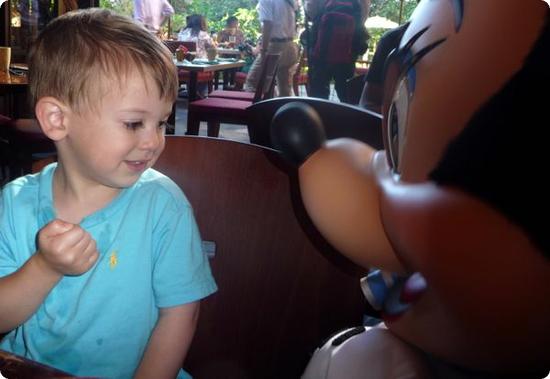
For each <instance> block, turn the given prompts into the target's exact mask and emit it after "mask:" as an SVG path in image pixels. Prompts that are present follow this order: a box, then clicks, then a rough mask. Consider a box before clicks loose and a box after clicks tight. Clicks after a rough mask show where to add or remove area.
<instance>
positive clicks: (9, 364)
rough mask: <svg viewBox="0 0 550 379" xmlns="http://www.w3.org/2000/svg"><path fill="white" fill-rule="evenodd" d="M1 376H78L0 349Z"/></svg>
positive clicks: (68, 377) (47, 378)
mask: <svg viewBox="0 0 550 379" xmlns="http://www.w3.org/2000/svg"><path fill="white" fill-rule="evenodd" d="M0 378H8V379H10V378H40V379H53V378H64V379H70V378H78V377H77V376H73V375H71V374H68V373H66V372H63V371H61V370H58V369H56V368H53V367H50V366H46V365H43V364H41V363H38V362H35V361H32V360H30V359H27V358H24V357H21V356H19V355H15V354H12V353H9V352H7V351H4V350H0Z"/></svg>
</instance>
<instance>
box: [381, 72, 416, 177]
mask: <svg viewBox="0 0 550 379" xmlns="http://www.w3.org/2000/svg"><path fill="white" fill-rule="evenodd" d="M411 94H412V91H411V88H410V86H409V79H408V76H404V77H402V78H401V80H400V81H399V84H398V85H397V88H396V90H395V92H394V94H393V98H392V102H391V105H390V108H389V111H388V118H387V120H388V121H387V125H386V132H387V141H388V152H389V157H390V161H391V165H392V167H393V171H394V173H395V174H397V175H399V174H400V173H401V167H400V162H401V156H402V153H403V147H404V146H405V143H406V137H407V118H408V115H409V103H410V100H411Z"/></svg>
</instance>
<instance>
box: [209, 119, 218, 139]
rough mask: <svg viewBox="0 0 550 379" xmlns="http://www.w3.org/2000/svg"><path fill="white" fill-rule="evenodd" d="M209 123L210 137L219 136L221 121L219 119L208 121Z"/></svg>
mask: <svg viewBox="0 0 550 379" xmlns="http://www.w3.org/2000/svg"><path fill="white" fill-rule="evenodd" d="M207 125H208V129H207V134H208V137H218V136H219V134H220V123H219V122H218V121H208V122H207Z"/></svg>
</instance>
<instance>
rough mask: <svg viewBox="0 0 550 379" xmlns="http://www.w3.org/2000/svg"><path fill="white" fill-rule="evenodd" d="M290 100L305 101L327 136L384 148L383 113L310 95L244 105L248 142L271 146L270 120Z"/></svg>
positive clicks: (278, 98)
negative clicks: (350, 139)
mask: <svg viewBox="0 0 550 379" xmlns="http://www.w3.org/2000/svg"><path fill="white" fill-rule="evenodd" d="M292 101H300V102H303V103H306V104H308V105H310V106H312V107H313V108H314V109H315V110H316V111H317V112H318V113H319V116H320V117H321V120H323V124H324V126H325V133H326V136H327V139H335V138H341V137H349V138H354V139H357V140H360V141H363V142H365V143H368V144H369V145H371V146H372V147H374V148H376V149H382V148H383V139H382V115H380V114H378V113H374V112H372V111H369V110H366V109H363V108H360V107H357V106H353V105H348V104H343V103H336V102H332V101H328V100H324V99H318V98H313V97H300V98H296V97H277V98H274V99H269V100H265V101H260V102H258V103H256V104H252V105H251V106H250V107H248V108H247V110H248V111H249V113H250V117H251V121H250V123H249V124H248V134H249V136H250V143H254V144H258V145H262V146H267V147H271V148H273V144H272V142H271V136H270V125H271V120H272V119H273V116H274V115H275V112H277V110H278V109H279V108H280V107H282V106H283V105H285V104H287V103H289V102H292Z"/></svg>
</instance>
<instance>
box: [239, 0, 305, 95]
mask: <svg viewBox="0 0 550 379" xmlns="http://www.w3.org/2000/svg"><path fill="white" fill-rule="evenodd" d="M298 9H299V4H298V2H297V1H296V0H260V1H259V2H258V6H257V10H258V16H259V17H258V18H259V19H260V22H261V23H262V44H261V50H260V54H259V55H258V57H257V58H256V59H255V60H254V63H252V67H251V68H250V71H249V72H248V76H247V78H246V83H245V85H244V89H245V91H249V92H254V91H255V90H256V85H257V84H258V80H259V77H260V72H261V67H262V65H263V59H264V57H265V55H266V54H268V53H269V54H280V55H281V57H280V58H279V65H278V68H277V90H278V95H279V96H291V95H292V77H293V75H294V72H295V71H296V68H297V66H298V45H297V44H296V43H295V42H294V39H295V37H296V10H298Z"/></svg>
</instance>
